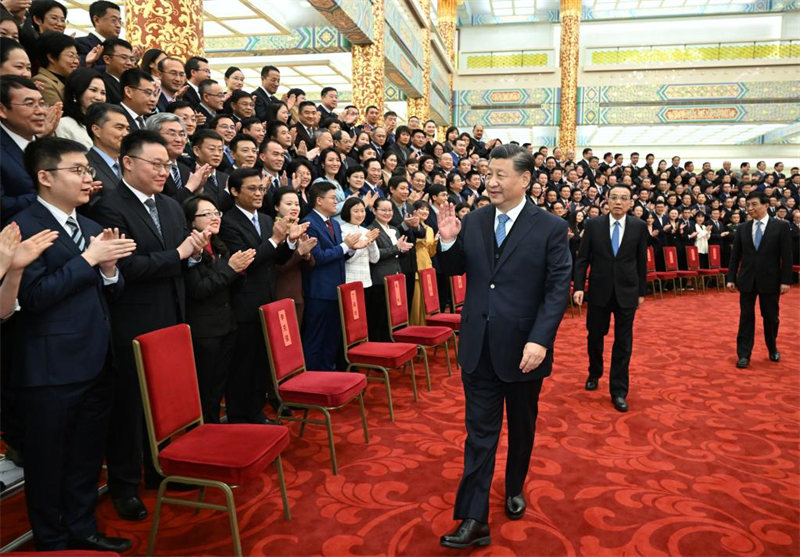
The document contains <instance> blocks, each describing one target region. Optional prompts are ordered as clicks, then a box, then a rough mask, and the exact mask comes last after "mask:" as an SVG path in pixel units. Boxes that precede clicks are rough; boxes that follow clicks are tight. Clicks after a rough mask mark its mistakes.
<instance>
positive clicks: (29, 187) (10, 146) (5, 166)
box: [0, 128, 36, 226]
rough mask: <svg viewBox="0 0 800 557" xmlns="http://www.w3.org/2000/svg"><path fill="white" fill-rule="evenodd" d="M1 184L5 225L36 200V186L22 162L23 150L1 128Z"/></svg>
mask: <svg viewBox="0 0 800 557" xmlns="http://www.w3.org/2000/svg"><path fill="white" fill-rule="evenodd" d="M0 163H1V164H0V185H2V188H3V197H2V213H3V226H5V223H7V222H8V221H9V220H11V217H13V216H14V215H15V214H16V213H18V212H19V211H21V210H22V209H24V208H25V207H27V206H28V205H30V204H32V203H33V202H34V201H35V200H36V187H35V186H34V184H33V180H32V179H31V177H30V175H29V174H28V172H27V171H26V170H25V165H24V164H23V162H22V150H21V149H20V148H19V146H18V145H17V144H16V143H14V140H13V139H11V136H10V135H8V134H7V133H6V131H5V130H4V129H2V128H0Z"/></svg>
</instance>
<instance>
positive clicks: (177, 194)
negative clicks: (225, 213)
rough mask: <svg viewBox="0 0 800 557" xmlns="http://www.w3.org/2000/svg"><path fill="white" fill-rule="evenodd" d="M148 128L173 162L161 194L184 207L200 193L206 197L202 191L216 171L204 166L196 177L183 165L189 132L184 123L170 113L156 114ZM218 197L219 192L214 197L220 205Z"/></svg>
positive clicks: (150, 120)
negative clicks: (184, 202) (181, 158)
mask: <svg viewBox="0 0 800 557" xmlns="http://www.w3.org/2000/svg"><path fill="white" fill-rule="evenodd" d="M146 128H147V129H148V130H153V131H154V132H157V133H158V134H159V135H160V136H161V137H162V138H164V141H166V142H167V155H168V156H169V162H170V167H169V177H168V178H167V181H166V182H164V189H163V191H162V192H161V193H163V194H164V195H168V196H169V197H172V198H173V199H175V200H177V201H178V202H179V203H183V201H185V200H186V199H188V198H189V197H192V196H193V195H195V194H197V193H203V192H202V190H201V188H202V187H203V185H204V184H205V183H206V181H207V180H208V177H209V175H210V174H211V173H212V172H213V170H214V169H213V168H212V167H211V165H208V164H201V165H199V166H198V168H197V170H196V171H195V172H194V173H193V172H192V171H191V169H190V168H189V167H188V166H187V165H185V164H184V163H183V162H181V160H180V157H181V155H182V154H183V150H184V147H185V146H186V128H185V127H184V125H183V120H181V118H180V117H179V116H177V115H175V114H171V113H169V112H163V113H159V114H153V115H152V116H151V117H150V118H148V119H147V124H146ZM209 193H211V192H209ZM217 193H218V190H214V192H213V193H212V195H214V197H213V199H214V202H215V203H216V202H218V198H217V197H216V194H217Z"/></svg>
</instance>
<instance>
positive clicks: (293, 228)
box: [286, 221, 311, 242]
mask: <svg viewBox="0 0 800 557" xmlns="http://www.w3.org/2000/svg"><path fill="white" fill-rule="evenodd" d="M286 224H287V225H289V232H288V234H289V241H290V242H296V241H297V240H299V239H300V237H301V236H303V234H305V233H306V230H308V227H309V225H310V224H311V223H310V222H304V223H296V222H294V221H287V222H286Z"/></svg>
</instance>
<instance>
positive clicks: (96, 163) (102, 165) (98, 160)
mask: <svg viewBox="0 0 800 557" xmlns="http://www.w3.org/2000/svg"><path fill="white" fill-rule="evenodd" d="M86 158H87V159H88V160H89V165H90V166H92V167H93V168H94V169H95V171H96V176H95V180H100V181H101V182H102V183H103V189H102V190H100V193H98V194H97V195H94V196H92V198H91V199H90V200H89V205H94V204H95V203H97V202H98V201H99V200H100V198H101V197H103V196H104V195H108V194H109V193H110V192H112V191H114V190H115V189H117V186H118V185H119V176H117V174H116V173H115V172H114V169H113V168H111V167H110V166H108V163H107V162H106V161H105V160H103V157H101V156H100V155H98V154H97V153H96V152H95V150H94V149H89V151H88V152H87V153H86Z"/></svg>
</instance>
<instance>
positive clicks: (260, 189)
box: [242, 186, 267, 194]
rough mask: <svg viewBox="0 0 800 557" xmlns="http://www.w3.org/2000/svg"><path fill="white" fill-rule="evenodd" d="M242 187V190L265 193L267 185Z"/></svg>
mask: <svg viewBox="0 0 800 557" xmlns="http://www.w3.org/2000/svg"><path fill="white" fill-rule="evenodd" d="M242 189H243V190H247V191H249V192H252V193H260V194H265V193H267V187H266V186H243V187H242Z"/></svg>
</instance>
